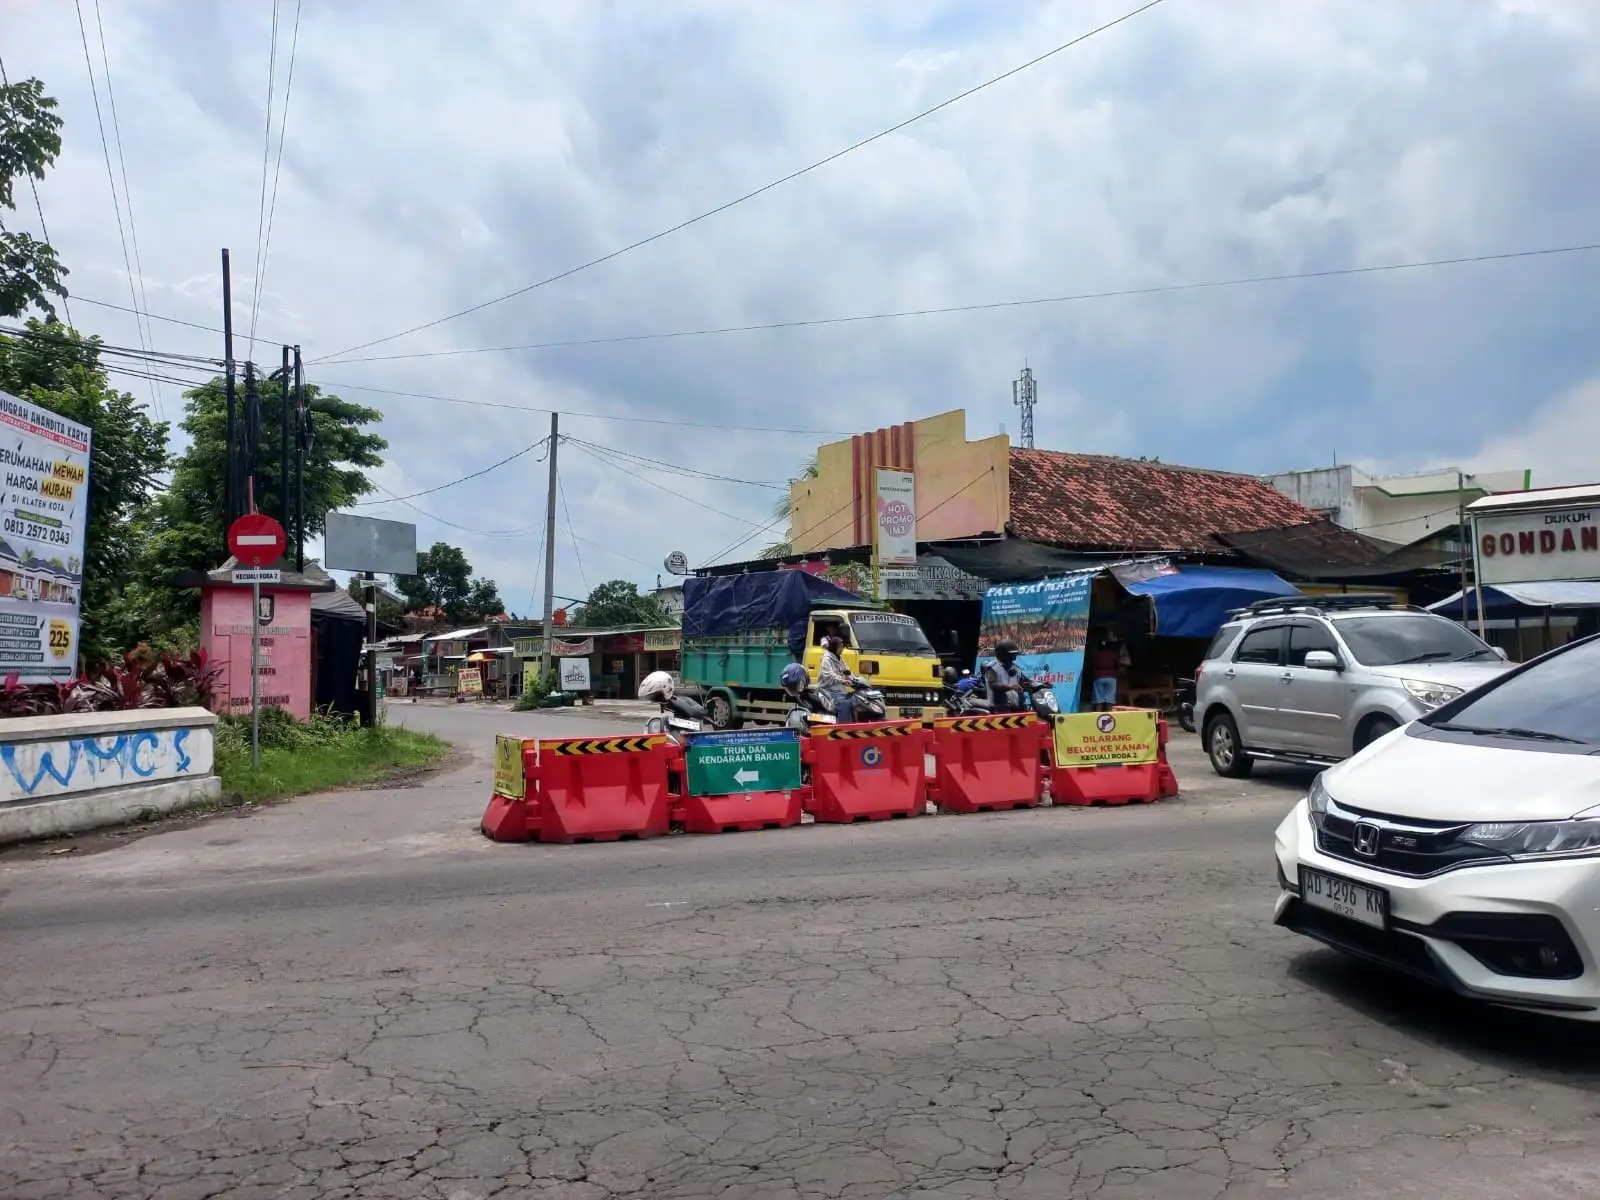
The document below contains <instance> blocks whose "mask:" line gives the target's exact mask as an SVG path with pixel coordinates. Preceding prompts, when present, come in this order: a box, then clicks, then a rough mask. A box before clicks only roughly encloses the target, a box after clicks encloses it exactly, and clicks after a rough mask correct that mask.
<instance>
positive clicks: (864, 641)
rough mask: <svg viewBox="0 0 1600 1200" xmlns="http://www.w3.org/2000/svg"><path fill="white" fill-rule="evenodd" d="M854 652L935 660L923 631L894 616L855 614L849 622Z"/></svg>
mask: <svg viewBox="0 0 1600 1200" xmlns="http://www.w3.org/2000/svg"><path fill="white" fill-rule="evenodd" d="M850 629H851V631H852V632H853V633H854V634H855V636H856V648H857V649H859V650H861V651H863V652H866V653H873V654H906V655H911V656H914V657H917V658H938V657H939V652H938V651H937V650H935V649H934V648H933V647H932V646H931V645H929V644H928V639H927V638H926V637H924V636H923V633H922V627H921V626H920V625H918V624H917V623H916V621H915V620H914V619H912V618H911V617H902V616H898V615H896V614H895V613H856V614H853V615H852V616H851V618H850Z"/></svg>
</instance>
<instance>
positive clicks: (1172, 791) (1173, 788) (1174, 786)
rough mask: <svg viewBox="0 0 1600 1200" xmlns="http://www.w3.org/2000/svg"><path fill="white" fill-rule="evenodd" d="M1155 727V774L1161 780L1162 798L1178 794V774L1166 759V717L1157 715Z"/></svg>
mask: <svg viewBox="0 0 1600 1200" xmlns="http://www.w3.org/2000/svg"><path fill="white" fill-rule="evenodd" d="M1156 729H1157V731H1158V732H1159V734H1160V739H1159V742H1158V746H1159V753H1158V755H1157V758H1156V774H1157V777H1158V778H1159V779H1160V781H1161V786H1160V792H1161V798H1162V799H1163V800H1166V799H1168V798H1169V797H1172V796H1176V795H1177V794H1178V776H1177V775H1176V774H1175V773H1174V772H1173V770H1172V764H1171V763H1170V762H1169V761H1167V735H1168V730H1167V719H1166V718H1165V717H1158V718H1157V719H1156Z"/></svg>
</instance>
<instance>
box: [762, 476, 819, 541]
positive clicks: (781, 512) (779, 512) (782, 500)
mask: <svg viewBox="0 0 1600 1200" xmlns="http://www.w3.org/2000/svg"><path fill="white" fill-rule="evenodd" d="M818 473H819V472H818V467H817V456H816V455H815V454H813V455H812V456H811V457H810V458H809V459H808V460H806V464H805V466H803V467H801V468H800V476H799V479H815V478H817V475H818ZM799 479H796V480H793V481H792V482H796V483H798V482H799ZM793 517H794V513H793V511H792V510H791V509H790V507H789V496H788V494H787V493H786V494H785V495H783V496H780V497H779V498H778V499H777V500H774V501H773V502H772V519H773V520H774V521H792V520H793ZM789 532H790V534H791V535H792V534H793V533H794V530H793V529H792V528H791V529H790V530H789ZM793 552H794V546H793V545H792V544H791V543H790V541H789V539H788V538H785V539H784V540H783V541H781V542H772V543H770V544H769V545H766V546H763V547H761V549H760V550H758V551H757V552H756V557H757V558H787V557H789V555H790V554H792V553H793Z"/></svg>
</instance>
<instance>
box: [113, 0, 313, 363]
mask: <svg viewBox="0 0 1600 1200" xmlns="http://www.w3.org/2000/svg"><path fill="white" fill-rule="evenodd" d="M96 2H98V0H96ZM300 4H301V0H295V5H294V32H293V33H292V34H291V35H290V37H289V74H288V78H287V79H286V80H285V81H284V84H283V115H282V117H280V118H279V120H278V160H277V162H276V163H274V164H273V167H272V200H271V202H270V203H269V204H268V205H267V233H266V238H265V239H264V240H263V242H262V243H261V262H260V266H259V269H258V270H257V272H256V286H255V303H254V305H253V307H252V308H251V311H250V337H251V339H252V340H253V339H254V338H255V335H256V321H257V319H258V318H259V317H260V316H261V299H262V291H263V288H264V283H265V280H266V277H267V257H268V255H269V254H270V253H271V251H272V222H273V218H274V217H276V216H277V214H278V176H279V175H280V174H281V173H282V171H283V139H284V136H285V134H286V133H287V131H288V128H289V97H290V95H291V94H292V93H293V91H294V60H295V54H296V53H297V52H298V51H299V49H300ZM274 9H276V0H274ZM267 120H268V123H269V133H268V136H269V137H270V136H271V134H270V122H271V120H272V117H271V113H270V112H269V113H268V116H267Z"/></svg>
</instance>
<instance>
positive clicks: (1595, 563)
mask: <svg viewBox="0 0 1600 1200" xmlns="http://www.w3.org/2000/svg"><path fill="white" fill-rule="evenodd" d="M1474 533H1475V534H1476V537H1477V548H1478V577H1479V579H1481V580H1482V581H1483V582H1484V583H1486V584H1496V583H1536V582H1542V581H1545V580H1553V579H1600V508H1562V509H1557V510H1555V511H1553V512H1533V513H1509V514H1506V515H1504V516H1494V517H1478V518H1477V519H1476V520H1475V522H1474Z"/></svg>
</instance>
